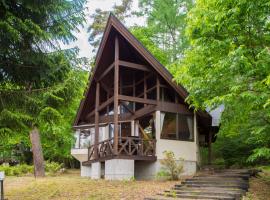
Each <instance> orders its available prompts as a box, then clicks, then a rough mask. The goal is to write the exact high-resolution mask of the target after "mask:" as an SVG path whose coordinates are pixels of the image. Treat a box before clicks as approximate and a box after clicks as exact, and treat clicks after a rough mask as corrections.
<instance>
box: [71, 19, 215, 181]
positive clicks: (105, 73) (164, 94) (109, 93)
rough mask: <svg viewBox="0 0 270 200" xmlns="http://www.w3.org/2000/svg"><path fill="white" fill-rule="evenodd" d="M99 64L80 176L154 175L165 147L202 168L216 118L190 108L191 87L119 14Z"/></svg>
mask: <svg viewBox="0 0 270 200" xmlns="http://www.w3.org/2000/svg"><path fill="white" fill-rule="evenodd" d="M95 63H96V64H95V67H94V70H93V73H92V75H91V77H90V80H89V86H88V89H87V91H86V93H85V98H84V99H83V100H82V101H81V104H80V108H79V110H78V113H77V117H76V120H75V122H74V126H73V127H74V129H75V130H76V133H75V136H76V137H77V140H76V144H75V147H74V148H73V149H72V150H71V154H72V155H73V156H74V157H75V158H76V159H78V160H79V161H80V162H81V175H82V176H89V177H91V178H101V177H104V178H105V179H128V178H131V177H135V178H137V179H141V178H143V179H148V178H153V177H154V176H155V175H156V173H157V172H158V171H159V170H160V168H161V165H160V159H162V158H163V152H164V151H165V150H169V151H173V152H174V154H175V155H176V157H177V158H180V157H181V158H182V159H183V160H182V161H179V162H183V166H184V172H183V173H184V174H193V173H195V172H196V169H197V166H198V164H199V160H200V158H199V143H203V144H205V142H206V141H207V142H208V141H209V142H210V143H211V141H212V140H211V139H210V140H208V138H212V137H209V135H210V134H209V133H211V130H212V127H211V122H212V121H211V120H212V118H211V116H210V115H209V114H207V113H205V112H194V110H193V109H190V108H189V105H187V103H186V102H185V101H184V100H185V98H186V97H187V92H186V90H185V89H184V88H183V87H182V86H180V85H177V84H176V83H174V82H173V80H172V78H173V77H172V75H171V74H170V73H169V72H168V71H167V70H166V68H165V67H164V66H162V65H161V64H160V63H159V62H158V61H157V60H156V59H155V58H154V56H153V55H152V54H151V53H150V52H149V51H147V49H145V47H144V46H143V45H142V44H141V43H140V42H139V41H138V40H137V39H136V38H135V37H134V36H133V35H132V34H131V33H130V32H129V31H128V30H127V29H126V28H125V27H124V26H123V25H122V24H121V23H120V22H119V21H118V19H116V18H115V17H114V16H113V15H110V17H109V19H108V22H107V26H106V29H105V32H104V36H103V39H102V41H101V44H100V47H99V50H98V53H97V56H96V62H95ZM199 140H200V141H199Z"/></svg>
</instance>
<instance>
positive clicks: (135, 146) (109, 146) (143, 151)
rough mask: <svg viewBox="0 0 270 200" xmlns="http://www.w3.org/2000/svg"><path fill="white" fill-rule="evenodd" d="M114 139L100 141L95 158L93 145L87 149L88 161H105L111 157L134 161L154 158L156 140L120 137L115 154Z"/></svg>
mask: <svg viewBox="0 0 270 200" xmlns="http://www.w3.org/2000/svg"><path fill="white" fill-rule="evenodd" d="M113 142H114V138H110V139H108V140H104V141H101V142H99V143H98V144H97V156H96V157H95V154H94V151H95V145H91V146H90V147H89V148H88V161H93V160H106V159H111V158H113V157H122V158H126V159H129V158H130V159H134V160H153V159H155V156H156V140H154V139H149V140H146V139H142V138H138V137H121V138H119V141H118V149H117V152H116V153H115V152H114V149H113V146H114V145H113Z"/></svg>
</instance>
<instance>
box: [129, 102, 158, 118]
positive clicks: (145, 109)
mask: <svg viewBox="0 0 270 200" xmlns="http://www.w3.org/2000/svg"><path fill="white" fill-rule="evenodd" d="M155 110H156V106H155V105H148V106H146V107H143V108H141V109H140V110H137V111H136V112H135V113H134V115H133V116H132V118H131V119H132V120H134V119H137V118H140V117H143V116H145V115H147V114H149V113H152V112H154V111H155Z"/></svg>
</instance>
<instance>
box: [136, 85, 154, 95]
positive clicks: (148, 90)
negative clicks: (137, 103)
mask: <svg viewBox="0 0 270 200" xmlns="http://www.w3.org/2000/svg"><path fill="white" fill-rule="evenodd" d="M155 88H156V85H154V86H153V87H151V88H149V89H147V90H146V93H148V92H151V91H152V90H154V89H155ZM143 95H144V92H142V93H141V94H139V95H138V96H137V97H141V96H143Z"/></svg>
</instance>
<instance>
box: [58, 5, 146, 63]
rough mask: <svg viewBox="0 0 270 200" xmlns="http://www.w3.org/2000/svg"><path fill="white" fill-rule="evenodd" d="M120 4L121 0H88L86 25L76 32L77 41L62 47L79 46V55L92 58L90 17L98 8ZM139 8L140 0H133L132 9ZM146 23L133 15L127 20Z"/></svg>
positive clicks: (130, 23) (128, 24)
mask: <svg viewBox="0 0 270 200" xmlns="http://www.w3.org/2000/svg"><path fill="white" fill-rule="evenodd" d="M115 4H116V5H119V4H121V0H88V1H87V3H86V7H87V9H85V13H86V17H87V18H86V21H87V22H86V24H84V27H79V29H80V32H79V33H76V34H75V35H76V37H77V41H76V42H72V43H70V44H69V45H62V49H66V48H72V47H75V46H77V47H79V49H80V52H79V57H88V58H92V57H94V56H95V55H93V53H92V50H93V48H92V47H91V45H90V44H89V42H88V37H89V34H88V33H87V28H88V26H89V24H90V23H91V22H92V19H90V17H89V16H90V15H92V14H93V13H95V10H96V9H97V8H100V9H101V10H111V8H112V7H113V6H114V5H115ZM135 10H138V0H133V5H132V11H135ZM144 23H145V20H144V19H143V18H140V19H138V18H136V17H131V18H129V19H128V20H126V23H125V25H126V26H132V25H134V24H138V25H143V24H144Z"/></svg>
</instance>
